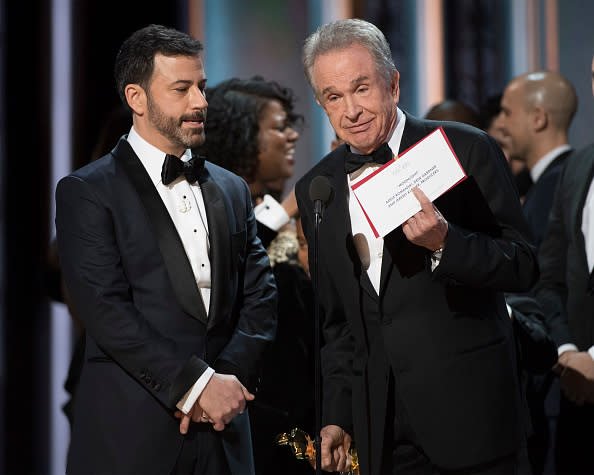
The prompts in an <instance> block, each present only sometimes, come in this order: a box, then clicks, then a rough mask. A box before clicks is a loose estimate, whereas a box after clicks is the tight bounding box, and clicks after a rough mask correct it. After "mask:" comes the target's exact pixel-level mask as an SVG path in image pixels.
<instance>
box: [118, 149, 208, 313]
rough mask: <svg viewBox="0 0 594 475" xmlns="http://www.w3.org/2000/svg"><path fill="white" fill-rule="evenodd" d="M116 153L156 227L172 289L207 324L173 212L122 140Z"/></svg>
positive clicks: (180, 301) (186, 306) (183, 303)
mask: <svg viewBox="0 0 594 475" xmlns="http://www.w3.org/2000/svg"><path fill="white" fill-rule="evenodd" d="M113 154H114V156H115V157H116V159H117V162H118V163H119V164H120V165H121V167H122V168H123V169H124V171H125V172H126V175H127V176H128V178H129V180H130V182H131V183H132V185H133V186H134V188H135V189H136V192H137V193H138V197H139V198H140V201H141V202H142V204H143V206H144V209H145V210H146V213H147V215H148V217H149V221H150V222H151V223H152V225H153V231H154V233H155V237H156V239H157V242H158V244H159V249H160V251H161V255H162V256H163V261H164V263H165V267H166V269H167V273H168V274H169V280H170V281H171V286H172V287H173V291H174V292H175V295H176V296H177V299H178V301H179V303H180V305H181V306H182V308H183V309H184V310H185V311H186V312H187V313H189V314H190V315H192V316H193V317H194V318H197V319H198V320H200V321H202V322H204V323H206V309H205V308H204V303H203V302H202V298H201V297H200V292H199V291H198V287H197V285H196V279H195V278H194V272H193V271H192V266H191V265H190V261H189V260H188V256H187V255H186V251H185V250H184V246H183V244H182V242H181V239H180V237H179V234H178V233H177V230H176V229H175V225H174V224H173V221H172V220H171V217H170V216H169V212H168V211H167V208H166V207H165V205H164V204H163V201H162V200H161V197H160V196H159V193H158V192H157V189H156V188H155V186H154V184H153V182H152V181H151V179H150V177H149V175H148V173H147V172H146V169H145V168H144V166H143V165H142V163H141V162H140V160H139V159H138V157H137V156H136V154H135V153H134V151H133V150H132V147H131V146H130V144H129V143H128V142H127V141H126V140H125V139H120V141H119V142H118V144H117V146H116V148H115V150H114V151H113Z"/></svg>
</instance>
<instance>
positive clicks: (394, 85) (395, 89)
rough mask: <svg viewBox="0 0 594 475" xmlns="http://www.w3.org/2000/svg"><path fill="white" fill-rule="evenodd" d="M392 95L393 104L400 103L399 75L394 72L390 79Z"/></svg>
mask: <svg viewBox="0 0 594 475" xmlns="http://www.w3.org/2000/svg"><path fill="white" fill-rule="evenodd" d="M392 95H393V96H394V102H395V103H396V104H398V101H400V73H399V72H398V71H394V77H393V78H392Z"/></svg>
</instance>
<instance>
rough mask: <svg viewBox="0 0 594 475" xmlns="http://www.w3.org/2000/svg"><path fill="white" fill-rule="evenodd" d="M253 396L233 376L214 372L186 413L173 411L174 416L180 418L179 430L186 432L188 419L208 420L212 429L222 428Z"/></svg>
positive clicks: (188, 424)
mask: <svg viewBox="0 0 594 475" xmlns="http://www.w3.org/2000/svg"><path fill="white" fill-rule="evenodd" d="M254 398H255V396H254V395H253V394H252V393H250V392H249V391H248V390H247V389H246V388H245V386H244V385H243V384H241V382H240V381H239V379H237V378H236V377H235V376H233V375H231V374H218V373H215V374H213V375H212V377H211V378H210V381H208V383H207V384H206V386H205V388H204V390H203V391H202V393H201V394H200V396H199V397H198V399H197V400H196V403H195V404H194V405H193V406H192V408H191V409H190V411H189V412H188V413H187V414H184V413H183V412H181V411H175V417H177V418H178V419H180V422H179V431H180V433H182V434H186V433H187V432H188V428H189V426H190V421H194V422H209V423H210V424H212V426H213V428H214V430H217V431H221V430H224V429H225V425H226V424H228V423H229V422H231V420H232V419H233V418H234V417H235V416H236V415H237V414H241V413H243V411H244V410H245V407H246V403H247V401H252V400H253V399H254Z"/></svg>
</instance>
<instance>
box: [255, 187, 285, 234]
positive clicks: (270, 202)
mask: <svg viewBox="0 0 594 475" xmlns="http://www.w3.org/2000/svg"><path fill="white" fill-rule="evenodd" d="M254 214H255V215H256V220H258V221H259V222H260V223H262V224H263V225H264V226H266V227H268V228H270V229H272V230H273V231H278V230H279V229H280V228H282V227H283V226H284V225H285V224H287V223H288V222H289V221H290V220H291V217H290V216H289V215H288V214H287V212H286V211H285V208H283V207H282V205H281V204H280V203H279V202H278V201H276V200H275V199H274V198H273V197H272V196H270V195H264V198H263V200H262V203H260V204H259V205H258V206H256V207H255V208H254Z"/></svg>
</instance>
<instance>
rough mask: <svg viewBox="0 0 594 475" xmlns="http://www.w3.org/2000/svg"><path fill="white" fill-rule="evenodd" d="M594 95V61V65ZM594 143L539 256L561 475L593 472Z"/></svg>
mask: <svg viewBox="0 0 594 475" xmlns="http://www.w3.org/2000/svg"><path fill="white" fill-rule="evenodd" d="M592 93H593V94H594V58H593V61H592ZM593 178H594V145H589V146H588V147H586V148H584V149H582V150H579V151H577V152H574V153H572V154H571V155H570V157H569V158H568V160H567V163H566V165H565V169H564V170H563V174H562V175H561V179H560V181H559V185H558V187H557V193H556V195H555V199H554V203H553V208H552V210H551V218H550V222H549V227H548V231H547V234H546V236H545V238H544V241H543V242H542V245H541V248H540V253H539V264H540V268H541V272H542V274H541V279H540V281H539V283H538V286H537V289H536V291H537V298H538V299H539V301H540V302H541V304H542V307H543V309H544V311H545V317H546V318H547V321H548V324H549V327H550V330H551V335H552V337H553V339H554V340H555V343H556V344H557V346H558V353H559V360H558V364H557V367H556V368H555V369H556V371H557V372H558V373H559V375H560V381H561V389H562V390H563V394H562V395H561V407H560V412H559V421H558V425H557V438H556V443H557V451H556V455H557V457H556V462H557V473H559V474H563V475H566V474H583V473H594V457H592V454H591V451H592V447H594V432H593V431H592V429H593V428H594V325H593V322H594V277H593V273H592V269H593V268H594V186H593V183H594V181H593Z"/></svg>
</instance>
